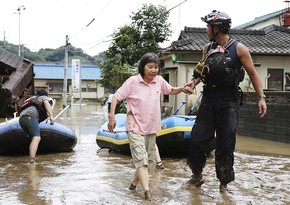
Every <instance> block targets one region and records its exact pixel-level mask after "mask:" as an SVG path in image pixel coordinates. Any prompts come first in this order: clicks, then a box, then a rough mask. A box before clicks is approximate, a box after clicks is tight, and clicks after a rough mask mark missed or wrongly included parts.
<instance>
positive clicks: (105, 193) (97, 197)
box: [0, 103, 290, 205]
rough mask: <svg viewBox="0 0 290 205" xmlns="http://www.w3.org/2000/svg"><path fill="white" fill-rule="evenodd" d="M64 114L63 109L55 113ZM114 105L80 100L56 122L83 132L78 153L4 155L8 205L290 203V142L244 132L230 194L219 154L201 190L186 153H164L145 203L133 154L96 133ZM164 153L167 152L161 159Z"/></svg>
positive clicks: (0, 166) (1, 174)
mask: <svg viewBox="0 0 290 205" xmlns="http://www.w3.org/2000/svg"><path fill="white" fill-rule="evenodd" d="M60 111H61V109H60V106H56V107H55V109H54V114H55V115H57V114H58V113H59V112H60ZM107 118H108V115H107V107H106V106H101V105H100V104H97V103H94V104H87V105H83V106H79V105H74V106H72V107H71V108H69V109H67V110H66V111H65V112H63V114H62V115H61V116H60V117H58V118H57V119H56V121H57V122H59V123H61V124H64V125H66V126H68V127H70V128H72V129H73V130H75V132H76V134H77V136H78V143H77V145H76V147H75V148H74V150H73V151H72V152H67V153H54V154H42V155H37V159H36V160H37V164H36V165H35V166H30V165H28V156H0V204H1V205H2V204H3V205H10V204H11V205H14V204H15V205H18V204H35V205H46V204H52V205H86V204H97V205H98V204H108V205H109V204H110V205H111V204H116V205H117V204H118V205H119V204H120V205H126V204H128V205H129V204H169V205H175V204H176V205H180V204H181V205H183V204H184V205H187V204H193V205H201V204H205V205H208V204H241V205H245V204H249V205H250V204H261V205H268V204H277V205H278V204H279V205H280V204H290V144H286V143H278V142H273V141H267V140H261V139H256V138H249V137H243V136H238V138H237V149H236V152H235V166H234V168H235V172H236V180H235V181H234V182H232V183H230V184H229V185H228V188H229V194H221V193H220V192H219V182H218V181H217V179H216V176H215V168H214V158H213V157H210V158H209V159H208V161H207V165H206V167H205V169H204V178H205V183H204V184H203V185H202V187H201V188H194V187H192V186H191V185H190V184H188V180H189V178H190V175H191V172H190V170H189V168H188V167H187V165H186V156H185V157H184V158H180V157H179V158H174V157H172V158H163V163H164V165H165V169H164V170H162V171H154V170H151V171H150V188H151V191H152V196H153V199H152V201H151V202H147V201H144V200H143V190H142V188H141V187H140V186H138V187H137V189H136V191H130V190H129V189H128V187H129V185H130V180H131V177H132V176H133V173H134V166H133V163H132V161H131V157H130V156H126V155H121V154H117V153H112V152H110V153H109V152H108V151H107V150H101V151H99V152H97V151H98V150H99V147H98V146H97V144H96V133H97V131H98V129H99V127H100V126H101V125H102V124H103V123H104V122H105V121H106V120H107ZM161 157H162V156H161Z"/></svg>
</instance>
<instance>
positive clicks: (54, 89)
mask: <svg viewBox="0 0 290 205" xmlns="http://www.w3.org/2000/svg"><path fill="white" fill-rule="evenodd" d="M48 86H49V92H50V93H62V92H63V84H57V83H54V84H49V85H48Z"/></svg>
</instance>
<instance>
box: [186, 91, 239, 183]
mask: <svg viewBox="0 0 290 205" xmlns="http://www.w3.org/2000/svg"><path fill="white" fill-rule="evenodd" d="M238 119H239V99H238V97H237V94H235V93H222V92H221V93H217V92H210V93H207V92H205V93H204V95H203V97H202V100H201V104H200V106H199V109H198V114H197V118H196V122H195V125H194V127H193V129H192V131H191V145H190V151H189V155H188V162H187V163H188V165H189V167H190V168H191V170H192V173H193V174H194V175H200V174H201V173H202V170H203V168H204V166H205V164H206V159H207V154H208V152H209V151H210V150H211V146H212V142H213V140H214V139H215V141H216V142H215V143H216V144H215V145H216V147H215V167H216V175H217V178H218V179H219V180H220V182H221V183H222V184H227V183H229V182H231V181H233V180H234V179H235V173H234V169H233V165H234V150H235V144H236V131H237V127H238ZM213 136H215V138H214V137H213Z"/></svg>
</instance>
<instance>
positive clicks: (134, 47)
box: [100, 4, 172, 91]
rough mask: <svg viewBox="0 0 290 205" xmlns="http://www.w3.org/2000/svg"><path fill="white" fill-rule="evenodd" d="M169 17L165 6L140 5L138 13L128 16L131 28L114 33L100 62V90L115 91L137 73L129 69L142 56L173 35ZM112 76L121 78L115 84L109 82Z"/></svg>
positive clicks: (158, 48) (123, 28) (153, 50)
mask: <svg viewBox="0 0 290 205" xmlns="http://www.w3.org/2000/svg"><path fill="white" fill-rule="evenodd" d="M168 17H169V12H168V11H167V10H166V7H164V6H160V5H159V6H157V7H156V6H154V5H152V4H149V5H148V4H143V6H142V8H141V9H140V10H139V11H137V12H136V13H134V12H133V13H132V15H131V16H130V18H131V19H132V23H131V24H130V25H124V26H122V27H120V28H119V29H118V30H116V31H114V33H113V39H114V40H113V42H112V43H111V45H110V47H109V48H108V50H107V51H105V60H103V61H102V62H101V63H100V65H101V66H100V67H101V69H102V70H101V77H102V80H101V83H102V85H103V87H106V88H109V89H112V90H113V91H114V89H116V88H118V87H120V86H121V85H122V84H123V82H124V81H125V80H126V79H127V78H128V77H129V76H131V75H133V74H135V73H136V69H135V70H134V69H128V68H131V67H134V65H135V66H136V65H137V63H138V60H139V59H140V58H141V56H142V55H143V54H145V53H147V52H158V51H159V50H160V46H159V43H162V42H164V41H166V40H168V37H169V36H170V35H171V33H172V31H171V30H170V29H169V28H170V26H171V24H170V23H168ZM134 72H135V73H134ZM115 75H120V76H121V77H120V78H119V79H118V81H117V80H116V81H115V80H114V81H113V80H112V76H115Z"/></svg>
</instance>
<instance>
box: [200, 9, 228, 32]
mask: <svg viewBox="0 0 290 205" xmlns="http://www.w3.org/2000/svg"><path fill="white" fill-rule="evenodd" d="M201 20H202V21H204V22H205V23H207V24H210V25H212V26H216V27H218V28H219V30H220V31H222V32H223V33H227V32H228V31H229V30H230V28H231V25H232V20H231V18H230V16H229V15H228V14H226V13H225V12H220V11H217V10H213V11H212V12H211V13H210V14H208V15H206V16H205V17H201Z"/></svg>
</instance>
